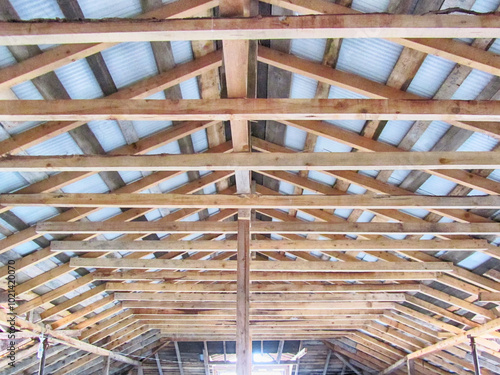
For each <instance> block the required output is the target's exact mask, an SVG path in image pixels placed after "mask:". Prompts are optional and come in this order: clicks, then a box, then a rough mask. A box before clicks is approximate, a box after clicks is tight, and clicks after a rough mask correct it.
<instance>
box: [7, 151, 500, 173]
mask: <svg viewBox="0 0 500 375" xmlns="http://www.w3.org/2000/svg"><path fill="white" fill-rule="evenodd" d="M474 168H476V169H497V168H500V153H498V152H377V154H376V155H373V154H371V153H366V152H355V153H352V152H348V153H331V152H319V153H317V152H315V153H294V154H290V153H257V154H248V153H234V154H231V156H230V159H229V160H228V156H227V154H211V155H210V159H209V160H207V156H206V155H205V154H193V155H168V156H167V155H71V156H7V157H3V158H0V172H10V171H17V172H54V171H56V172H74V171H79V172H80V171H81V172H87V171H92V172H100V171H138V170H140V171H151V172H154V171H158V172H160V171H179V170H184V171H199V170H210V171H229V170H235V171H238V170H242V171H248V170H255V171H289V170H305V171H310V170H315V171H322V170H324V171H329V170H332V171H335V170H337V171H338V170H371V169H376V170H400V169H401V170H409V169H411V170H427V169H474Z"/></svg>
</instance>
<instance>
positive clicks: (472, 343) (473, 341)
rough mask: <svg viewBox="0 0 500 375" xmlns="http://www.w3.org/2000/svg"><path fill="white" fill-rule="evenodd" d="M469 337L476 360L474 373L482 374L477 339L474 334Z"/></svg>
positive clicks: (473, 358) (473, 357)
mask: <svg viewBox="0 0 500 375" xmlns="http://www.w3.org/2000/svg"><path fill="white" fill-rule="evenodd" d="M469 338H470V349H471V354H472V360H473V361H474V373H475V374H476V375H481V368H480V367H479V358H478V355H477V348H476V340H475V339H474V336H469ZM408 375H409V374H408Z"/></svg>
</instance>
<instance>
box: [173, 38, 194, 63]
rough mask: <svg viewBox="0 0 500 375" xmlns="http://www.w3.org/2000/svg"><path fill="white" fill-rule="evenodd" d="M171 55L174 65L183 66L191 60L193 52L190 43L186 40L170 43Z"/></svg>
mask: <svg viewBox="0 0 500 375" xmlns="http://www.w3.org/2000/svg"><path fill="white" fill-rule="evenodd" d="M170 46H171V47H172V54H173V55H174V61H175V63H176V64H184V63H187V62H188V61H191V60H193V50H192V48H191V42H190V41H188V40H178V41H172V42H170Z"/></svg>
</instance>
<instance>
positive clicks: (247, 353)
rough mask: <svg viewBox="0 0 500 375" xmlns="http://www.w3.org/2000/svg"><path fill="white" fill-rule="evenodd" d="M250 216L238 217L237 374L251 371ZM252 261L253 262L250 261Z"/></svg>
mask: <svg viewBox="0 0 500 375" xmlns="http://www.w3.org/2000/svg"><path fill="white" fill-rule="evenodd" d="M250 259H251V258H250V218H247V219H242V218H240V219H238V255H237V265H236V266H237V269H236V282H237V293H236V357H237V358H238V361H237V362H236V368H237V373H238V374H248V375H250V374H251V373H252V336H251V332H250V268H251V266H252V265H251V262H250ZM252 263H253V262H252Z"/></svg>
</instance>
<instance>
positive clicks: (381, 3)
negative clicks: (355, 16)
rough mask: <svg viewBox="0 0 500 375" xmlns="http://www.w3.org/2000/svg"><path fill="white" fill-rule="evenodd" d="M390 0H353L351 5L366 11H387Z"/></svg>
mask: <svg viewBox="0 0 500 375" xmlns="http://www.w3.org/2000/svg"><path fill="white" fill-rule="evenodd" d="M389 3H390V0H353V2H352V5H351V7H352V8H353V9H356V10H359V11H360V12H364V13H376V12H385V11H386V10H387V7H388V6H389Z"/></svg>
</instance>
